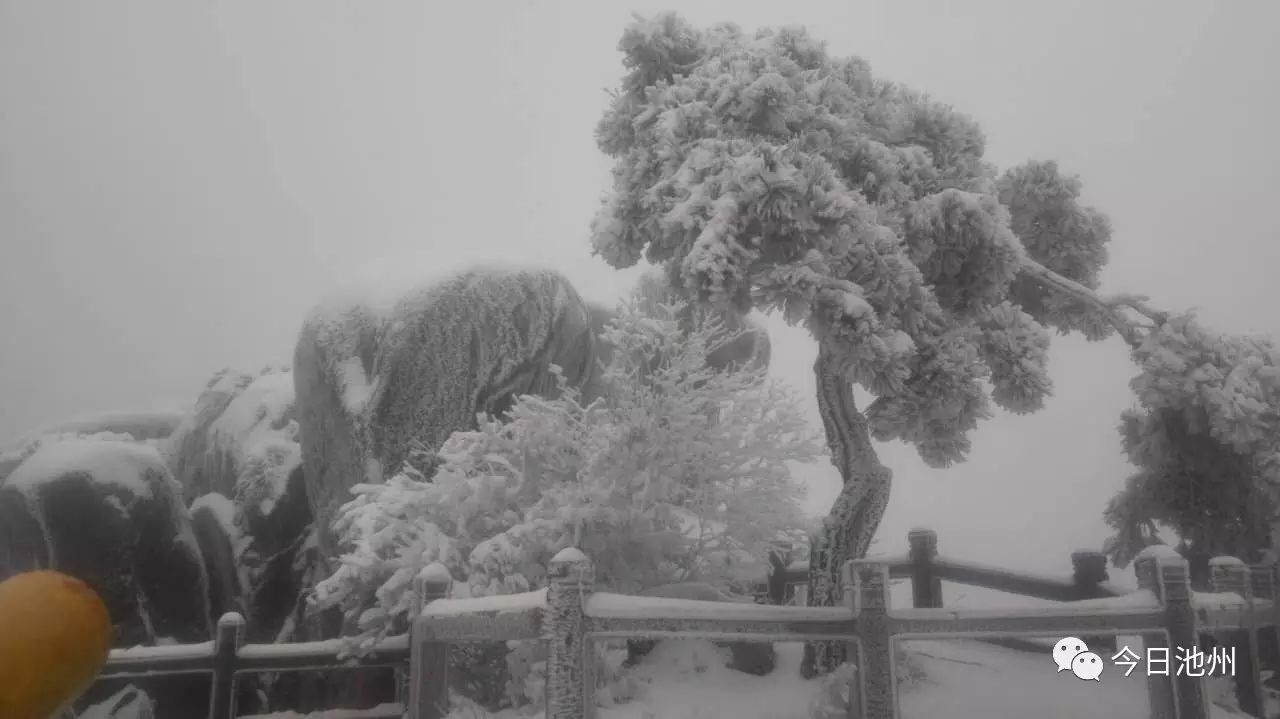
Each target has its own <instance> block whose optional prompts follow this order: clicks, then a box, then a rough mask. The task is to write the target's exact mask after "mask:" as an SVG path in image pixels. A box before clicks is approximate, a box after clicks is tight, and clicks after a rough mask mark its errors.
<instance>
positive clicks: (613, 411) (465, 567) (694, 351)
mask: <svg viewBox="0 0 1280 719" xmlns="http://www.w3.org/2000/svg"><path fill="white" fill-rule="evenodd" d="M683 309H684V307H683V306H682V305H681V303H678V302H677V303H672V304H659V305H657V306H656V307H654V308H650V309H649V310H648V311H646V312H641V311H640V310H639V309H638V306H637V304H636V303H635V302H631V303H627V304H624V305H623V306H622V307H620V309H619V316H618V317H617V319H615V320H614V321H613V322H611V323H610V324H609V325H608V326H607V327H606V328H605V330H604V339H605V340H606V341H607V342H608V343H609V344H610V345H611V346H612V347H613V348H614V350H615V351H614V352H613V353H612V358H611V360H610V362H609V364H608V365H607V366H606V367H604V368H603V382H604V384H605V387H606V391H605V392H604V393H603V395H604V396H603V397H602V398H601V399H597V400H595V401H593V402H591V403H590V404H588V405H585V406H584V405H583V404H582V402H581V401H580V395H579V394H578V393H577V392H576V391H574V390H573V389H572V388H571V387H569V386H567V384H566V383H563V382H562V383H561V394H560V396H559V397H558V398H555V399H546V398H541V397H534V396H522V397H520V398H518V400H517V401H516V402H515V404H514V406H513V407H512V408H511V410H510V411H509V412H508V413H507V414H506V415H504V416H503V417H480V418H479V429H478V430H476V431H472V432H457V433H455V434H454V435H453V436H452V437H451V438H450V439H449V440H448V441H447V442H446V443H445V445H444V446H443V447H442V448H441V450H440V452H439V455H440V464H439V467H438V468H437V470H436V472H435V474H434V476H433V477H432V479H431V481H426V480H425V479H424V476H423V475H422V473H420V472H419V471H418V470H417V469H415V468H414V467H413V466H411V465H406V466H405V468H404V469H403V471H401V472H400V473H399V474H396V475H394V476H392V477H391V478H390V479H388V480H387V481H386V482H385V483H383V484H361V485H358V486H356V487H354V488H353V493H354V494H355V498H354V499H352V500H351V501H350V502H348V503H347V504H346V505H344V506H343V507H342V509H341V511H340V513H339V516H338V517H337V519H336V521H335V523H334V530H335V534H336V535H338V536H339V537H341V539H342V542H343V544H344V547H345V548H346V549H345V553H344V554H343V555H342V556H341V564H340V567H339V569H338V570H337V571H336V572H335V573H334V574H333V575H332V576H330V577H329V578H328V579H326V580H325V581H323V582H321V583H320V585H319V586H318V587H317V590H316V594H315V598H314V599H315V603H316V604H317V605H318V606H320V607H325V606H334V605H340V606H342V607H343V608H344V609H345V610H346V611H347V612H348V613H349V614H350V615H351V616H353V617H357V618H358V619H359V622H358V623H359V627H360V630H361V634H360V636H359V637H358V640H357V645H356V647H355V648H356V649H357V650H359V649H360V648H362V647H368V646H369V645H370V644H371V642H372V641H374V640H376V639H377V638H378V637H380V636H384V635H385V634H386V633H388V632H389V631H392V630H396V631H400V630H402V629H403V623H404V617H405V616H406V612H407V611H408V609H409V607H410V604H411V599H412V598H411V592H410V588H411V586H412V583H413V579H414V577H415V576H417V575H418V574H419V573H420V572H421V571H422V570H423V569H424V568H425V567H426V566H428V565H429V564H431V563H432V562H436V561H439V562H442V563H443V564H444V565H445V566H446V567H448V568H449V570H450V572H451V573H452V574H453V576H454V577H455V580H456V582H455V589H454V592H455V596H484V595H491V594H508V593H515V592H523V591H528V590H531V589H535V588H538V587H540V586H543V584H544V579H545V577H544V575H545V571H546V566H547V563H548V562H549V561H550V559H551V557H552V556H554V555H555V553H556V552H557V551H559V550H560V549H562V548H564V547H567V546H570V545H575V546H577V547H579V548H580V549H582V550H583V551H584V552H586V553H587V554H588V556H590V557H591V558H592V560H593V561H594V562H595V563H596V567H597V569H596V572H597V578H598V580H599V582H600V584H601V585H602V588H603V589H609V590H612V591H619V592H634V591H637V590H640V589H642V588H644V587H647V586H652V585H655V584H662V583H668V582H677V581H688V580H692V579H698V580H700V581H709V582H713V583H720V582H721V577H722V576H724V575H727V574H728V570H729V569H730V568H731V567H732V565H733V563H734V562H736V561H743V560H744V559H751V560H757V561H758V560H759V558H761V557H763V556H765V554H766V552H767V550H768V546H769V543H770V542H772V541H775V540H777V539H779V538H780V537H784V536H790V534H791V532H792V531H793V530H794V529H796V528H798V527H802V526H803V525H804V523H805V520H804V518H803V515H802V512H801V509H800V500H801V499H802V497H803V491H802V487H801V485H800V484H799V483H798V482H797V481H796V480H795V479H794V478H793V477H792V476H791V473H790V471H789V468H788V463H789V462H796V461H799V462H807V461H812V460H814V459H816V458H817V457H819V456H820V455H821V447H820V445H819V443H818V442H817V439H816V437H815V436H813V434H812V433H811V432H810V430H809V428H808V427H807V423H806V421H805V419H804V417H803V413H802V411H801V408H800V403H799V399H798V397H797V395H796V394H795V393H793V392H792V391H791V390H790V389H789V388H788V387H786V386H785V385H783V384H780V383H779V382H776V381H774V380H771V379H769V378H768V377H767V376H766V374H765V370H764V369H762V368H746V369H741V370H737V371H733V372H717V371H715V370H712V369H709V368H707V367H706V361H705V358H706V356H707V350H708V348H709V347H715V346H718V345H719V344H720V343H722V342H724V341H725V339H726V337H725V334H726V333H725V330H724V327H723V325H722V324H720V323H719V322H716V321H714V320H710V321H707V322H705V323H702V324H700V325H698V326H697V327H694V328H692V329H691V330H689V331H682V330H681V329H680V326H679V320H678V318H679V317H680V315H681V312H682V311H683ZM536 663H537V662H536V661H535V658H534V657H524V658H521V659H518V660H517V661H515V662H514V664H518V665H520V666H523V667H526V669H525V671H527V672H528V671H536V669H535V665H536Z"/></svg>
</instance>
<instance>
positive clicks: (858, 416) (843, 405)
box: [800, 343, 893, 678]
mask: <svg viewBox="0 0 1280 719" xmlns="http://www.w3.org/2000/svg"><path fill="white" fill-rule="evenodd" d="M813 370H814V373H815V374H816V375H817V380H818V410H819V412H820V413H821V415H822V426H823V428H824V429H825V430H826V434H827V445H828V446H829V447H830V448H831V463H832V464H834V465H835V466H836V468H837V469H838V470H840V478H841V480H842V481H843V483H844V486H843V488H842V489H841V490H840V495H839V496H838V497H837V498H836V501H835V503H834V504H833V505H832V507H831V512H830V514H828V515H827V518H826V520H825V521H824V522H823V526H822V528H821V529H820V530H818V533H817V534H816V535H814V537H813V539H812V545H811V550H810V553H809V602H808V603H809V606H811V607H830V606H835V605H836V604H837V603H838V602H839V601H840V598H841V597H840V594H841V590H842V588H841V586H840V568H841V567H842V566H843V565H844V563H845V562H846V561H848V560H850V559H860V558H862V557H864V556H866V553H867V548H868V547H869V546H870V545H871V540H872V538H873V537H874V536H875V533H876V529H878V528H879V526H880V520H881V519H882V518H883V517H884V510H885V507H886V506H887V505H888V503H889V489H890V484H891V480H892V477H893V474H892V472H890V471H889V469H888V468H887V467H885V466H884V465H882V464H880V460H879V458H878V457H877V456H876V451H875V447H874V446H873V445H872V444H871V433H870V430H869V428H868V427H867V419H866V417H864V416H863V415H862V413H861V412H859V411H858V408H857V406H856V405H855V404H854V400H853V385H852V384H851V383H850V382H849V380H848V379H847V376H846V374H845V373H844V372H842V371H841V369H840V365H839V361H838V359H837V358H836V357H835V355H834V353H833V352H832V351H831V350H830V349H829V348H828V347H827V346H826V343H820V344H819V347H818V360H817V361H816V362H815V363H814V365H813ZM845 646H846V645H845V642H843V641H824V642H810V643H809V644H807V645H806V646H805V651H804V661H803V662H802V663H801V665H800V672H801V674H802V675H803V676H804V677H805V678H812V677H815V676H818V675H821V674H826V673H828V672H831V671H834V670H835V669H836V668H837V667H838V666H840V664H842V663H843V662H844V661H845Z"/></svg>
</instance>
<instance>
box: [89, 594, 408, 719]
mask: <svg viewBox="0 0 1280 719" xmlns="http://www.w3.org/2000/svg"><path fill="white" fill-rule="evenodd" d="M243 637H244V617H242V616H240V615H239V614H236V613H234V612H232V613H229V614H224V615H223V616H222V618H221V619H220V620H218V629H217V638H216V639H215V640H214V641H212V642H202V643H200V644H171V645H167V646H158V647H132V648H129V649H113V650H112V651H111V653H110V655H108V657H107V664H106V667H105V668H104V669H103V671H102V674H101V675H100V676H99V677H98V678H99V680H107V679H130V678H137V677H155V676H169V675H179V674H212V675H213V682H212V686H211V688H210V692H209V713H208V717H209V719H233V718H234V717H235V716H236V707H235V703H236V675H238V674H254V673H260V672H303V671H324V670H329V669H339V668H348V667H396V668H402V669H403V668H407V666H408V663H409V637H408V635H399V636H394V637H388V638H386V639H384V640H382V641H381V642H378V643H377V644H376V645H374V647H373V649H372V650H371V651H370V652H368V653H367V654H364V655H362V656H359V657H347V656H346V655H345V652H346V647H347V645H346V643H345V642H344V640H342V639H329V640H325V641H320V642H298V643H292V644H244V645H242V644H241V642H242V639H243ZM399 706H400V713H399V714H387V713H386V712H385V711H383V709H385V707H379V711H378V712H375V713H371V714H360V715H358V716H362V717H368V718H369V719H375V718H377V717H386V716H400V715H402V714H403V713H404V709H403V705H399ZM353 716H355V715H354V714H353Z"/></svg>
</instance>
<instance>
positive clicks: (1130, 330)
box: [1022, 257, 1167, 349]
mask: <svg viewBox="0 0 1280 719" xmlns="http://www.w3.org/2000/svg"><path fill="white" fill-rule="evenodd" d="M1022 272H1023V273H1024V274H1026V275H1028V276H1029V277H1032V278H1034V279H1037V280H1039V281H1040V282H1041V283H1043V284H1044V285H1045V286H1046V287H1050V288H1052V289H1055V290H1057V291H1058V292H1061V293H1063V294H1065V295H1068V296H1070V297H1072V298H1074V299H1076V300H1078V301H1079V302H1081V303H1082V304H1084V305H1085V306H1087V307H1091V308H1093V309H1095V310H1097V311H1098V312H1101V313H1102V314H1103V316H1105V317H1106V318H1107V319H1108V320H1109V321H1110V322H1111V326H1112V327H1115V329H1116V332H1117V333H1118V334H1119V335H1120V337H1121V338H1122V339H1124V341H1125V343H1126V344H1128V345H1129V346H1130V347H1132V348H1133V349H1137V348H1138V347H1140V346H1141V345H1142V340H1143V336H1142V332H1141V331H1140V330H1141V326H1140V325H1137V324H1135V323H1134V322H1132V321H1130V320H1129V318H1127V317H1125V316H1124V315H1123V314H1121V313H1120V311H1119V308H1121V307H1128V308H1130V309H1133V310H1135V311H1137V312H1138V313H1140V314H1142V315H1145V316H1146V317H1147V318H1149V319H1151V320H1152V321H1153V322H1155V323H1156V324H1157V325H1159V324H1161V323H1163V322H1164V321H1165V319H1167V315H1166V314H1165V313H1163V312H1157V311H1155V310H1152V309H1150V308H1149V307H1148V306H1147V305H1146V304H1145V299H1146V298H1145V297H1142V296H1140V295H1127V294H1125V295H1115V296H1109V297H1108V296H1104V295H1100V294H1098V293H1097V292H1094V291H1093V290H1091V289H1089V288H1088V287H1085V286H1084V285H1082V284H1080V283H1079V282H1076V281H1075V280H1073V279H1070V278H1067V277H1063V276H1062V275H1060V274H1058V273H1057V272H1054V271H1053V270H1051V269H1049V268H1048V267H1045V266H1044V265H1042V264H1040V263H1039V262H1036V261H1035V260H1033V259H1031V258H1029V257H1024V258H1022Z"/></svg>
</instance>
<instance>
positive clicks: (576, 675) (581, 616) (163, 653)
mask: <svg viewBox="0 0 1280 719" xmlns="http://www.w3.org/2000/svg"><path fill="white" fill-rule="evenodd" d="M909 539H910V543H911V552H910V553H909V554H908V555H907V556H906V558H905V559H904V558H902V557H901V556H888V557H879V558H875V559H867V560H856V561H853V562H850V563H849V564H848V565H846V566H845V567H844V568H843V571H842V576H843V589H844V591H843V604H842V605H841V606H837V607H794V606H777V605H764V606H762V605H758V604H738V603H729V602H714V601H711V602H709V601H699V600H690V599H671V598H660V597H637V596H628V595H620V594H612V593H607V592H595V591H594V566H593V565H592V563H591V562H590V560H589V559H588V558H587V557H586V556H585V555H583V554H582V553H581V552H578V551H577V550H566V551H564V552H562V553H561V554H560V555H557V557H556V559H554V560H553V561H552V563H551V567H550V568H549V574H548V576H549V586H548V588H547V589H544V590H539V591H535V592H526V593H524V594H520V595H508V596H502V597H476V598H456V599H446V597H448V595H449V593H450V588H451V585H452V579H451V578H450V577H449V574H448V572H447V571H446V570H445V569H444V568H443V566H440V565H434V566H433V567H431V568H429V569H428V570H427V571H426V572H424V573H423V575H422V576H421V577H419V578H418V579H417V580H416V581H415V583H414V587H413V592H414V606H413V611H412V616H413V617H414V619H413V621H412V628H411V631H410V634H408V635H397V636H393V637H388V638H386V639H384V640H382V641H381V642H379V643H377V644H376V645H375V646H374V649H373V650H372V651H369V652H364V653H362V654H360V655H358V656H353V655H348V653H347V651H346V650H347V646H348V645H347V644H346V640H343V639H334V640H326V641H321V642H307V643H295V644H249V645H244V644H242V643H241V638H242V636H243V631H244V619H243V618H242V617H240V616H239V615H238V614H228V615H225V616H224V617H222V618H221V620H220V621H219V623H218V634H217V638H216V640H215V641H214V642H204V643H201V644H196V645H186V646H181V645H176V646H162V647H136V648H132V649H123V650H113V651H112V652H111V655H110V658H109V659H108V662H107V668H106V670H105V671H104V673H103V675H102V678H103V679H119V678H129V677H136V676H141V675H147V676H156V675H165V674H189V673H212V674H213V679H214V680H213V686H212V689H211V696H210V713H209V716H210V718H211V719H229V718H230V717H232V716H234V711H235V709H234V704H235V683H236V676H237V675H238V674H244V673H254V672H287V671H309V670H326V669H336V668H343V667H358V666H364V667H385V666H395V667H400V668H402V669H403V668H404V667H405V665H406V663H412V665H413V668H412V671H411V672H410V673H409V679H410V682H409V683H410V686H409V695H408V697H407V698H408V701H407V703H406V709H407V711H408V715H409V716H410V717H411V718H412V719H438V718H439V717H442V716H444V713H445V707H444V704H445V703H446V702H447V697H448V682H447V680H446V679H445V677H446V675H447V657H448V645H449V644H450V643H451V642H459V641H500V640H534V639H543V640H548V644H547V647H548V657H547V664H548V669H547V682H548V685H549V688H550V687H558V689H557V690H556V691H551V690H550V689H549V690H548V692H547V695H548V697H549V698H550V699H549V701H548V705H547V716H548V718H549V719H582V717H583V716H584V713H583V712H585V703H586V702H587V701H588V698H587V691H586V687H587V686H593V684H591V682H593V681H594V680H593V679H591V672H592V669H591V667H589V666H586V665H584V664H583V662H584V657H585V655H586V653H585V651H584V647H585V644H584V643H585V642H588V641H591V640H593V639H597V638H626V637H645V638H656V637H672V636H697V637H700V638H709V639H735V640H758V641H766V642H767V641H788V640H791V641H808V640H819V639H825V640H828V641H832V640H834V641H844V642H853V643H856V644H857V645H858V646H859V648H860V651H861V653H862V656H863V657H864V659H866V658H867V657H871V659H867V660H866V661H867V663H866V664H865V666H866V667H867V671H866V672H860V673H859V682H861V683H862V685H863V686H862V687H861V691H859V692H858V696H859V697H861V701H862V703H863V710H864V711H863V713H862V716H865V717H868V718H869V719H882V718H887V717H892V716H893V713H892V707H893V705H894V704H896V694H895V691H894V688H893V686H892V678H891V675H892V673H891V672H889V673H887V674H886V673H884V672H885V671H887V667H891V666H892V663H893V658H892V657H893V651H894V650H893V645H894V642H895V640H897V639H919V638H938V639H941V638H957V637H979V636H981V637H1005V638H1009V637H1032V636H1057V637H1062V636H1081V637H1085V638H1086V641H1087V642H1088V643H1090V645H1091V646H1092V645H1093V644H1092V640H1090V639H1089V637H1105V636H1115V635H1132V634H1137V635H1143V636H1144V639H1150V638H1152V637H1156V638H1157V641H1159V639H1158V638H1159V637H1161V636H1164V637H1167V644H1166V645H1167V646H1179V647H1181V646H1194V645H1196V643H1197V642H1198V641H1199V640H1198V636H1199V633H1202V632H1220V631H1226V632H1230V633H1234V634H1233V636H1237V635H1238V636H1237V638H1236V639H1234V640H1232V641H1233V642H1235V643H1236V644H1239V645H1240V646H1243V647H1244V648H1245V649H1246V654H1247V655H1248V657H1247V659H1248V661H1249V662H1251V663H1250V664H1249V670H1248V672H1247V673H1248V674H1249V675H1250V677H1249V678H1248V679H1249V681H1242V682H1241V687H1242V688H1241V692H1242V693H1247V694H1250V695H1251V697H1253V698H1255V699H1256V698H1258V697H1260V694H1259V692H1260V686H1261V683H1260V681H1259V679H1260V677H1259V671H1260V667H1259V666H1258V659H1257V657H1258V649H1257V637H1258V633H1259V630H1260V629H1262V628H1266V630H1267V631H1271V632H1274V631H1275V628H1276V627H1277V626H1280V602H1278V601H1277V600H1276V599H1275V598H1274V596H1275V587H1276V584H1277V582H1276V577H1275V574H1274V570H1273V569H1271V568H1259V567H1254V568H1250V567H1246V566H1245V565H1243V563H1241V562H1239V561H1238V560H1230V561H1228V560H1222V561H1217V562H1215V563H1214V564H1213V566H1212V575H1213V583H1214V587H1213V589H1214V591H1213V592H1209V593H1199V592H1192V591H1191V590H1190V587H1189V585H1188V583H1187V573H1186V564H1185V561H1183V560H1182V559H1181V558H1180V557H1176V556H1170V555H1169V554H1168V553H1167V552H1164V553H1161V552H1150V553H1147V554H1149V556H1143V555H1140V556H1139V558H1138V560H1137V561H1136V562H1135V573H1136V575H1137V578H1138V584H1139V589H1138V590H1136V591H1132V592H1122V591H1121V590H1120V589H1119V588H1117V587H1115V586H1114V585H1110V584H1109V583H1108V582H1107V581H1106V572H1105V567H1106V565H1105V559H1102V561H1101V564H1100V565H1099V559H1100V557H1101V555H1100V554H1099V553H1096V552H1075V553H1073V555H1072V563H1073V567H1074V569H1075V574H1074V576H1073V577H1072V579H1071V580H1060V579H1056V578H1051V577H1045V576H1037V575H1033V574H1022V573H1018V572H1011V571H1007V570H1002V569H1000V568H997V567H992V566H989V565H984V564H981V563H976V562H960V561H956V560H951V559H945V558H940V557H939V556H938V554H937V536H936V534H933V533H932V532H931V531H928V530H913V531H912V532H911V534H910V536H909ZM895 576H905V577H910V578H911V581H912V595H913V601H912V603H913V605H914V608H911V609H897V608H891V607H890V605H889V597H888V589H889V580H890V578H892V577H895ZM944 579H945V580H947V581H957V582H961V583H966V584H973V585H976V586H987V587H989V588H992V589H1005V590H1006V591H1009V589H1008V588H1010V587H1012V588H1013V589H1014V590H1015V591H1018V590H1020V591H1018V593H1022V594H1026V595H1028V596H1039V597H1042V598H1045V599H1058V598H1062V597H1067V598H1073V599H1066V600H1060V601H1065V602H1066V603H1063V604H1058V605H1055V606H1051V607H1012V608H1008V609H995V610H990V609H964V608H943V607H942V606H941V589H940V587H941V581H942V580H944ZM1148 646H1152V645H1150V644H1149V645H1148ZM1148 681H1149V682H1151V680H1150V678H1149V680H1148ZM1198 681H1199V679H1193V678H1183V677H1178V678H1174V679H1173V680H1172V684H1173V689H1170V688H1169V687H1168V686H1163V688H1162V686H1161V685H1160V684H1159V681H1158V678H1157V681H1156V683H1149V691H1150V696H1151V702H1152V711H1153V716H1155V715H1157V714H1159V712H1160V711H1165V710H1167V709H1168V708H1169V707H1172V706H1173V705H1174V704H1176V705H1177V706H1178V707H1179V711H1181V712H1182V714H1181V716H1183V717H1184V718H1185V719H1205V717H1206V715H1205V714H1204V708H1205V707H1204V691H1203V688H1202V687H1201V686H1200V685H1199V684H1198V683H1197V682H1198ZM584 682H585V683H584ZM579 684H581V686H577V685H579ZM573 686H577V689H573V690H569V689H570V688H571V687H573Z"/></svg>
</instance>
